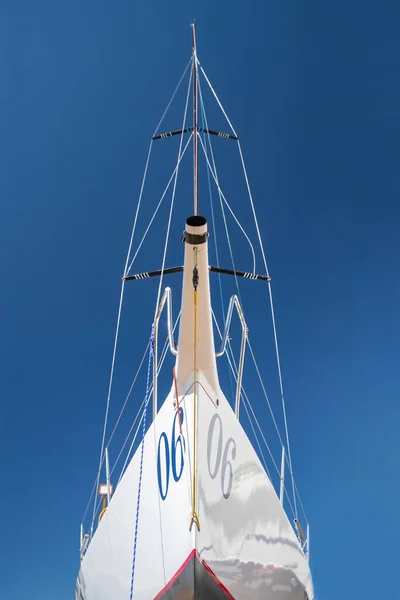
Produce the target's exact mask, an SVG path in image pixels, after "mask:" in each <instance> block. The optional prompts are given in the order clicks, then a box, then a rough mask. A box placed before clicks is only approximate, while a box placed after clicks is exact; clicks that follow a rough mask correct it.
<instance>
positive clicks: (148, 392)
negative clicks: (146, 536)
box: [129, 325, 154, 600]
mask: <svg viewBox="0 0 400 600" xmlns="http://www.w3.org/2000/svg"><path fill="white" fill-rule="evenodd" d="M153 353H154V325H153V327H152V328H151V336H150V349H149V364H148V367H147V384H146V396H145V402H144V408H143V427H142V447H141V450H140V471H139V485H138V495H137V502H136V521H135V537H134V541H133V558H132V578H131V593H130V596H129V598H130V600H132V598H133V586H134V583H135V566H136V546H137V538H138V529H139V510H140V494H141V491H142V475H143V454H144V436H145V433H146V415H147V405H148V404H149V399H150V371H151V364H152V358H153Z"/></svg>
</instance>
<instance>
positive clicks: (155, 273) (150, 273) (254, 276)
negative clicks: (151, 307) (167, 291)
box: [122, 267, 271, 281]
mask: <svg viewBox="0 0 400 600" xmlns="http://www.w3.org/2000/svg"><path fill="white" fill-rule="evenodd" d="M208 268H209V270H210V272H211V273H221V274H222V275H234V276H235V277H243V279H259V280H261V281H271V277H269V275H258V274H257V273H249V272H247V271H233V270H232V269H221V268H220V267H208ZM181 271H183V267H169V268H168V269H164V271H161V270H158V271H146V272H145V273H136V274H135V275H126V277H123V278H122V280H123V281H132V280H136V279H149V278H150V277H159V276H160V275H161V274H163V275H170V274H171V273H180V272H181Z"/></svg>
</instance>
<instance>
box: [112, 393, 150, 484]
mask: <svg viewBox="0 0 400 600" xmlns="http://www.w3.org/2000/svg"><path fill="white" fill-rule="evenodd" d="M149 399H150V394H149ZM144 402H145V400H143V403H142V406H143V404H144ZM138 414H139V413H138ZM143 419H144V411H143V412H142V416H141V417H140V421H139V423H138V426H137V428H136V431H135V435H134V436H133V440H132V443H131V445H130V447H129V450H128V454H127V455H126V459H125V462H124V466H123V467H122V470H121V474H120V476H119V479H118V483H117V486H118V485H119V482H120V481H121V479H122V476H123V474H124V473H125V468H126V465H127V463H128V460H129V458H130V455H131V452H132V448H133V445H134V443H135V441H136V438H137V434H138V433H139V430H140V426H141V424H142V421H143Z"/></svg>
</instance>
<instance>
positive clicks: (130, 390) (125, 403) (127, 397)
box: [107, 342, 150, 446]
mask: <svg viewBox="0 0 400 600" xmlns="http://www.w3.org/2000/svg"><path fill="white" fill-rule="evenodd" d="M149 344H150V342H147V346H146V349H145V351H144V353H143V356H142V360H141V361H140V365H139V367H138V370H137V371H136V375H135V377H134V378H133V381H132V383H131V387H130V388H129V391H128V394H127V396H126V398H125V402H124V404H123V406H122V408H121V411H120V413H119V415H118V419H117V422H116V423H115V425H114V429H113V430H112V433H111V435H110V437H109V438H108V442H107V446H109V445H110V443H111V441H112V439H113V437H114V434H115V431H116V429H117V427H118V425H119V422H120V420H121V417H122V414H123V412H124V410H125V408H126V405H127V402H128V400H129V398H130V395H131V393H132V390H133V386H134V385H135V383H136V380H137V378H138V376H139V373H140V369H141V368H142V366H143V363H144V359H145V358H146V355H147V350H148V349H149Z"/></svg>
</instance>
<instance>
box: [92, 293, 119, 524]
mask: <svg viewBox="0 0 400 600" xmlns="http://www.w3.org/2000/svg"><path fill="white" fill-rule="evenodd" d="M124 288H125V281H122V285H121V295H120V299H119V307H118V318H117V327H116V330H115V337H114V348H113V354H112V361H111V372H110V381H109V384H108V393H107V403H106V413H105V416H104V425H103V435H102V437H101V449H100V458H99V468H98V470H97V477H96V485H97V487H99V483H100V473H101V467H102V464H103V453H104V443H105V439H106V432H107V424H108V414H109V410H110V400H111V389H112V384H113V380H114V368H115V357H116V354H117V344H118V336H119V325H120V322H121V312H122V301H123V298H124ZM95 510H96V501H95V502H94V506H93V517H92V524H91V529H93V524H94V520H95Z"/></svg>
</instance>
